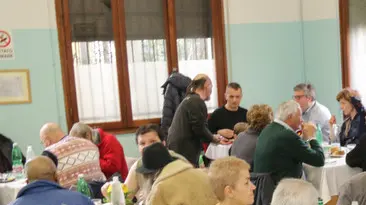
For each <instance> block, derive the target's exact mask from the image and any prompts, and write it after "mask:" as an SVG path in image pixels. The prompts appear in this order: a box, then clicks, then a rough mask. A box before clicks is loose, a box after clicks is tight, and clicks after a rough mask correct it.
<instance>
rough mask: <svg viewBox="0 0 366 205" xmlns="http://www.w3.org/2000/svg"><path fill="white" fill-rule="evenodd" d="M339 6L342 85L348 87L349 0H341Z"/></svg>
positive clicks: (349, 81) (349, 83)
mask: <svg viewBox="0 0 366 205" xmlns="http://www.w3.org/2000/svg"><path fill="white" fill-rule="evenodd" d="M338 7H339V31H340V45H341V66H342V86H343V88H347V87H349V86H350V85H351V75H350V72H351V71H350V55H349V48H350V45H349V40H350V37H349V35H350V29H349V27H350V25H349V0H340V1H339V3H338Z"/></svg>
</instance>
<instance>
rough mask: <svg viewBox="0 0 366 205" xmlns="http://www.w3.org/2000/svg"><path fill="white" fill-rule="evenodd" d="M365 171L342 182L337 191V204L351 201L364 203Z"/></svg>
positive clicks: (365, 188)
mask: <svg viewBox="0 0 366 205" xmlns="http://www.w3.org/2000/svg"><path fill="white" fill-rule="evenodd" d="M365 184H366V172H362V173H360V174H357V175H355V176H353V177H352V178H351V180H349V181H347V182H346V183H344V184H343V185H342V186H341V188H340V192H339V197H338V202H337V205H351V203H352V201H358V204H360V205H362V204H366V194H365V193H366V186H365Z"/></svg>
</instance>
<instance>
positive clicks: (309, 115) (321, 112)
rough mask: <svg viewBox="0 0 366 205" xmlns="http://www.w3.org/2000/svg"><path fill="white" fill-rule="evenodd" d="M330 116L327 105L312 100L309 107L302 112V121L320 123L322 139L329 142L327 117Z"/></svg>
mask: <svg viewBox="0 0 366 205" xmlns="http://www.w3.org/2000/svg"><path fill="white" fill-rule="evenodd" d="M331 117H332V115H331V114H330V111H329V109H328V108H327V107H325V106H324V105H322V104H320V103H319V102H317V101H314V102H313V103H312V104H311V105H310V107H309V108H308V109H307V110H306V111H305V112H303V113H302V119H303V120H304V122H312V123H314V124H315V125H320V127H321V129H322V134H323V141H324V142H329V119H330V118H331Z"/></svg>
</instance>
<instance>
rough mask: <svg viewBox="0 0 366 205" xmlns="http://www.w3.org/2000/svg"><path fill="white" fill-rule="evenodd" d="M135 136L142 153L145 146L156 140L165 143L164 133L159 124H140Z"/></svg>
mask: <svg viewBox="0 0 366 205" xmlns="http://www.w3.org/2000/svg"><path fill="white" fill-rule="evenodd" d="M135 137H136V138H135V140H136V144H137V146H138V149H139V152H140V154H141V155H142V152H143V149H144V148H145V147H147V146H149V145H151V144H153V143H155V142H159V143H163V145H165V141H164V133H163V132H162V130H161V129H160V127H159V125H157V124H147V125H142V126H140V127H139V128H138V129H137V130H136V133H135Z"/></svg>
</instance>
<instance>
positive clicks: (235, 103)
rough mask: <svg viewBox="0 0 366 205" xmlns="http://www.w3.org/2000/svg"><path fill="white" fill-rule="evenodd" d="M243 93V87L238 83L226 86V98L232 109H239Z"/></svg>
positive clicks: (228, 105) (227, 104)
mask: <svg viewBox="0 0 366 205" xmlns="http://www.w3.org/2000/svg"><path fill="white" fill-rule="evenodd" d="M242 97H243V95H242V90H241V87H240V85H239V84H238V83H234V82H233V83H229V84H228V85H227V86H226V91H225V99H226V106H227V107H228V108H229V109H230V110H237V109H238V108H239V105H240V101H241V98H242Z"/></svg>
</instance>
